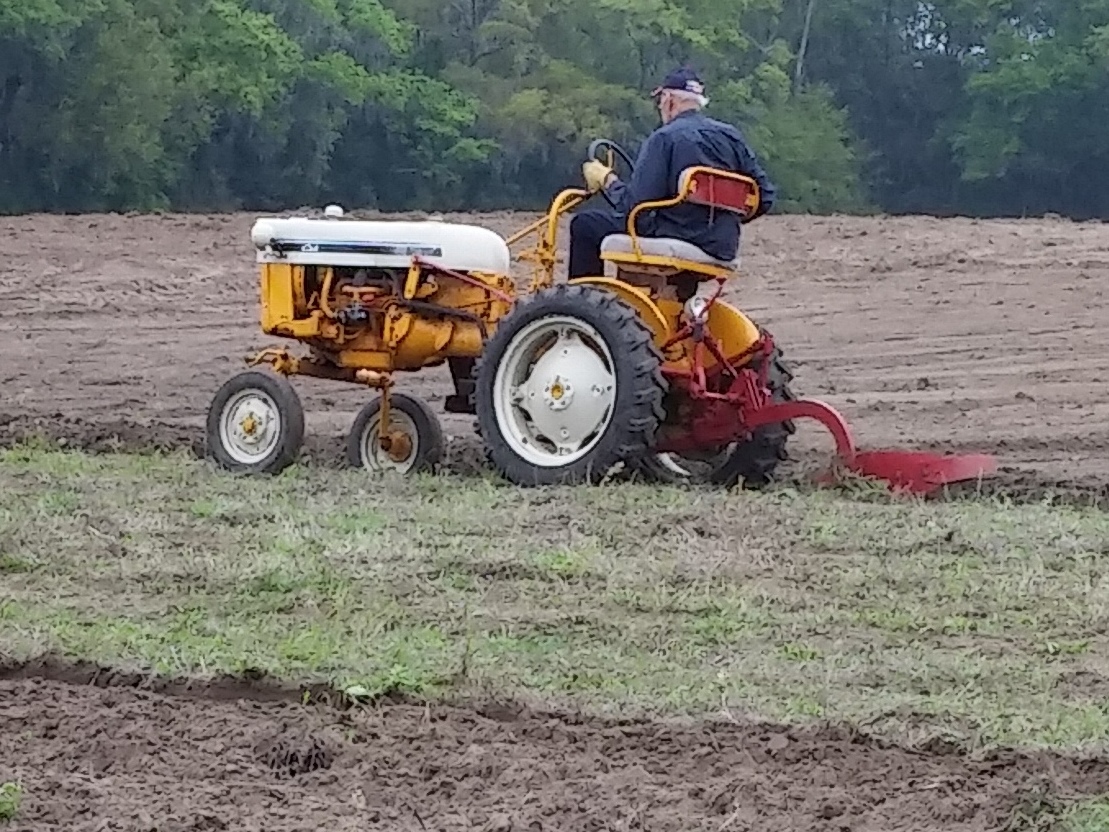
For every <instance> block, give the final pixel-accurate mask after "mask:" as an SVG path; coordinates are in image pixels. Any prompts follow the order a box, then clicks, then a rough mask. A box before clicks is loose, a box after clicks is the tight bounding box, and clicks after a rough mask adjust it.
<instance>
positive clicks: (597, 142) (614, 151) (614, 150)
mask: <svg viewBox="0 0 1109 832" xmlns="http://www.w3.org/2000/svg"><path fill="white" fill-rule="evenodd" d="M602 147H607V148H608V154H607V157H608V158H606V159H599V160H598V161H602V162H604V163H605V164H606V165H608V166H609V167H610V168H611V167H613V163H614V162H615V159H613V156H619V157H620V158H621V159H623V160H624V164H626V165H627V166H628V170H629V171H630V172H631V173H635V162H633V161H632V158H631V156H629V155H628V152H627V151H626V150H624V148H622V147H620V145H618V144H617V143H616V142H614V141H612V139H594V140H593V141H591V142H590V143H589V149H588V150H587V151H586V153H585V155H586V157H587V158H588V159H597V151H598V150H600V149H601V148H602ZM600 194H601V196H603V197H604V198H605V202H607V203H608V204H609V205H611V206H612V210H614V211H618V210H619V208H617V206H616V203H614V202H613V201H612V199H611V197H609V195H608V194H607V193H606V192H605V190H604V189H603V188H602V189H601V191H600Z"/></svg>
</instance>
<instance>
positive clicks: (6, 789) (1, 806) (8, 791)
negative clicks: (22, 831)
mask: <svg viewBox="0 0 1109 832" xmlns="http://www.w3.org/2000/svg"><path fill="white" fill-rule="evenodd" d="M22 803H23V787H22V786H20V785H19V784H18V783H12V782H6V783H0V823H7V822H8V821H12V820H15V818H16V816H17V815H18V814H19V807H20V805H21V804H22Z"/></svg>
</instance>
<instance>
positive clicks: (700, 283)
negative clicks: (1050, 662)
mask: <svg viewBox="0 0 1109 832" xmlns="http://www.w3.org/2000/svg"><path fill="white" fill-rule="evenodd" d="M606 147H607V148H608V161H609V164H610V165H611V164H612V159H613V154H614V153H616V154H618V155H620V156H621V157H622V158H623V159H624V160H625V161H626V162H627V164H628V165H629V166H631V164H632V163H631V160H630V158H629V157H628V156H627V154H626V153H625V152H624V151H623V150H622V149H621V148H619V147H618V146H617V145H615V144H613V143H612V142H609V141H607V140H598V141H596V142H594V143H593V144H592V145H591V146H590V149H589V156H590V157H595V156H596V154H597V152H598V150H600V149H601V148H606ZM589 196H590V194H589V193H588V192H587V191H585V190H583V189H578V188H570V189H567V190H564V191H562V192H561V193H559V194H558V195H557V196H556V197H555V198H554V200H553V201H552V203H551V205H550V207H549V209H548V211H547V214H546V215H545V216H544V217H543V218H542V219H540V220H538V221H537V222H535V223H534V224H532V225H530V226H528V227H527V228H525V229H522V230H521V231H520V232H518V233H517V234H514V235H513V236H511V237H510V238H508V239H507V240H506V239H503V238H502V237H500V236H499V235H497V234H495V233H494V232H492V231H490V230H488V229H485V228H480V227H476V226H472V225H466V224H459V223H447V222H442V221H437V220H434V219H432V220H427V221H418V222H407V221H395V220H385V221H356V220H348V219H345V218H343V217H342V212H341V210H340V209H336V208H332V209H329V210H328V211H327V212H325V213H326V214H327V216H325V218H323V219H306V218H295V217H294V218H262V219H259V220H258V221H257V222H256V223H255V225H254V227H253V229H252V234H251V236H252V240H253V242H254V245H255V248H256V251H257V255H256V258H257V261H258V263H259V265H260V272H261V273H260V290H261V305H262V311H261V327H262V330H263V331H264V332H266V333H267V334H269V335H274V336H278V337H282V338H286V339H291V340H294V341H298V342H300V343H302V344H303V345H305V346H306V347H307V353H308V354H307V355H303V356H299V357H298V356H294V355H292V354H291V353H290V352H289V351H288V349H286V348H284V347H278V348H269V349H266V350H263V351H262V352H261V353H259V354H258V355H256V356H254V357H253V358H251V359H249V362H250V364H251V365H253V366H254V367H258V365H262V364H268V365H269V366H268V367H267V368H264V369H248V370H247V371H245V372H242V373H240V374H238V375H236V376H234V377H233V378H231V379H230V380H229V381H228V382H227V383H226V384H224V385H223V387H222V388H221V389H220V390H219V391H218V392H217V394H216V396H215V398H214V400H213V402H212V404H211V407H210V409H209V413H208V420H207V440H208V447H209V452H210V453H211V455H212V456H214V458H215V459H216V460H217V461H218V462H219V463H220V464H221V465H222V466H224V467H225V468H227V469H229V470H232V471H237V472H245V473H276V472H278V471H280V470H282V469H284V468H285V467H287V466H288V465H290V464H291V463H292V462H294V460H295V459H296V457H297V455H298V453H299V450H300V446H301V443H302V441H303V437H304V413H303V409H302V406H301V403H300V400H299V397H298V396H297V394H296V391H295V390H294V388H293V387H292V385H291V384H290V382H289V377H290V376H295V375H302V376H314V377H318V378H326V379H334V380H337V381H345V382H350V383H355V384H361V385H365V386H367V387H370V388H374V389H375V390H377V391H378V392H379V395H377V396H376V397H375V398H374V399H373V400H371V401H370V402H369V403H368V404H366V405H365V407H363V409H362V410H361V412H360V413H359V414H358V416H357V417H356V418H355V420H354V424H353V426H352V428H351V431H350V433H349V436H348V439H347V459H348V461H349V462H350V464H352V465H355V466H359V467H364V468H367V469H370V470H374V471H382V470H387V469H392V470H398V471H402V472H416V471H427V470H431V469H433V468H434V467H435V466H436V464H437V463H438V461H439V459H440V456H441V453H442V450H443V439H442V432H441V428H440V425H439V420H438V418H437V416H436V415H435V413H434V412H433V411H432V410H431V409H430V408H429V407H428V405H427V404H426V403H425V402H423V401H421V400H419V399H417V398H415V397H413V396H410V395H407V394H404V393H400V392H396V391H394V389H393V388H394V384H395V375H396V374H397V373H398V372H400V371H415V370H420V369H422V368H424V367H432V366H436V365H441V364H443V363H444V362H445V363H447V365H448V367H449V369H450V373H451V376H452V378H453V381H454V386H455V392H454V395H453V396H450V397H449V398H448V399H447V402H446V409H447V410H448V411H450V412H461V413H470V414H473V415H475V416H476V427H477V432H478V435H479V436H480V438H481V441H482V443H483V444H484V447H485V451H486V455H487V457H488V460H489V462H490V464H491V465H492V467H493V468H494V469H495V470H496V471H497V472H499V473H500V474H501V475H502V476H504V477H505V478H506V479H508V480H509V481H511V482H513V483H516V484H518V485H529V486H535V485H548V484H567V483H581V482H598V481H599V480H601V479H602V478H603V477H605V476H606V475H607V474H608V473H609V472H610V471H612V470H613V468H614V467H615V466H618V465H620V464H624V465H626V466H630V467H631V468H633V469H635V470H639V471H641V472H644V473H646V474H647V475H649V476H651V477H653V478H656V479H663V480H684V479H690V478H691V477H692V476H693V472H694V471H695V470H696V467H697V466H698V465H699V466H702V467H703V468H705V469H707V470H705V472H704V477H705V478H706V479H707V480H708V481H710V482H713V483H717V484H721V485H725V486H730V485H733V484H736V483H739V482H742V483H743V484H745V485H747V486H753V487H759V486H762V485H765V484H767V483H768V482H770V481H771V479H772V476H773V474H774V471H775V469H776V468H777V466H778V465H779V464H780V462H781V461H782V460H783V459H785V457H786V443H787V441H788V439H789V436H790V435H791V434H792V433H793V431H794V426H793V420H795V419H799V418H813V419H816V420H818V421H820V422H821V423H823V424H824V425H825V426H826V427H827V428H828V429H829V430H830V431H831V432H832V434H833V436H834V438H835V441H836V448H837V453H838V459H839V462H840V465H841V466H842V468H844V469H846V470H849V471H853V472H855V473H858V474H862V475H867V476H873V477H876V478H879V479H882V480H884V481H886V482H887V483H889V484H890V485H892V486H895V487H899V488H904V489H908V490H911V491H915V492H918V493H927V492H929V491H932V490H934V489H936V488H938V487H940V486H942V485H944V484H945V483H948V482H954V481H959V480H965V479H973V478H977V477H980V476H983V475H986V474H988V473H990V472H991V471H992V470H993V469H994V468H995V462H994V461H993V460H992V459H991V458H989V457H984V456H980V455H975V456H965V457H939V456H936V455H932V454H919V453H910V452H902V451H876V452H869V453H860V452H858V451H856V449H855V446H854V442H853V440H852V437H851V433H850V430H849V429H848V427H847V425H846V423H845V422H844V421H843V419H842V417H840V415H839V414H838V413H837V412H836V411H835V410H834V409H833V408H831V407H829V406H828V405H826V404H824V403H822V402H817V401H802V400H797V399H796V398H795V396H794V395H793V394H792V392H791V390H790V387H789V382H790V379H791V376H790V373H789V371H788V369H787V368H786V367H785V365H784V364H783V363H782V361H781V354H780V350H779V349H778V348H777V347H776V346H775V344H774V342H773V339H772V337H771V336H770V334H769V333H768V332H766V331H764V330H762V329H761V328H760V327H759V326H757V325H756V324H755V323H754V322H753V321H751V320H750V319H749V318H748V317H747V316H746V315H744V314H743V313H742V312H741V311H740V310H739V309H737V308H736V307H735V306H733V305H731V304H729V303H728V302H726V301H724V300H722V299H721V297H720V295H721V292H722V290H723V288H724V286H725V284H726V283H727V281H728V280H729V279H730V278H732V277H733V276H734V275H735V273H736V264H735V263H727V262H721V261H718V260H714V259H712V258H711V257H709V256H708V255H706V254H705V253H704V252H702V251H700V250H699V249H697V248H695V247H694V246H692V245H690V244H688V243H686V242H683V241H680V240H670V239H658V238H644V237H640V236H638V235H637V234H636V220H637V218H638V217H639V216H640V215H641V214H642V213H643V212H644V211H650V210H655V209H660V208H666V207H668V206H672V205H677V204H679V203H683V202H690V203H696V204H699V205H703V206H707V207H709V208H711V209H713V210H714V211H719V212H731V213H732V214H734V215H736V216H737V217H738V218H739V220H740V221H741V222H742V221H746V220H748V219H749V218H750V217H751V216H752V214H753V213H754V211H755V210H756V209H757V208H758V205H759V190H758V186H757V184H756V183H755V182H754V180H752V179H750V178H748V177H745V176H741V175H737V174H735V173H731V172H728V171H722V170H715V169H711V168H705V167H697V168H691V169H689V170H686V171H685V172H684V173H683V175H682V177H681V179H680V182H679V189H678V193H677V195H676V196H675V197H673V198H672V199H669V200H665V201H660V202H653V203H644V204H641V205H637V206H635V208H634V210H633V211H632V212H631V214H630V216H629V217H628V223H627V233H626V234H617V235H612V236H610V237H608V238H607V239H606V240H605V241H604V243H603V245H602V251H601V256H602V259H603V260H604V261H605V263H606V271H607V272H611V274H606V275H597V276H594V277H588V278H581V279H574V280H569V281H566V282H563V283H556V282H555V280H554V271H555V266H556V263H557V257H556V248H557V236H558V226H559V220H560V219H561V218H562V216H563V215H564V214H566V213H567V212H569V211H572V210H573V209H574V208H576V207H577V206H578V205H580V204H581V203H582V202H583V201H585V200H586V199H588V198H589ZM531 235H535V236H536V238H537V239H536V242H535V244H534V246H533V247H532V248H530V249H529V250H526V251H524V252H522V253H521V254H520V255H519V258H518V259H520V260H523V261H525V262H530V263H531V266H532V276H531V280H530V285H529V286H528V287H527V288H526V290H525V291H524V292H522V293H521V292H519V291H518V290H517V287H516V284H515V282H514V281H513V279H512V277H511V262H512V257H511V247H512V246H514V245H516V244H517V243H519V242H520V241H521V240H524V239H526V238H528V237H529V236H531Z"/></svg>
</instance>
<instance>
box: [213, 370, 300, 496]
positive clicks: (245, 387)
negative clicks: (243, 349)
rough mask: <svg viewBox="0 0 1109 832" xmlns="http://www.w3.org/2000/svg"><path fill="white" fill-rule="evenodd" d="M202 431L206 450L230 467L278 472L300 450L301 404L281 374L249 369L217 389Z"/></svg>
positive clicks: (250, 472) (294, 391)
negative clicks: (204, 434) (204, 435)
mask: <svg viewBox="0 0 1109 832" xmlns="http://www.w3.org/2000/svg"><path fill="white" fill-rule="evenodd" d="M206 434H207V436H206V439H207V445H208V452H209V454H210V455H211V456H212V457H214V458H215V460H216V462H217V463H219V465H220V466H222V467H223V468H225V469H227V470H228V471H233V472H235V473H242V474H277V473H279V472H281V471H283V470H284V469H286V468H288V467H289V466H290V465H292V464H293V462H295V461H296V458H297V454H299V453H300V447H301V444H302V443H303V442H304V408H303V406H302V405H301V403H300V397H299V396H298V395H297V393H296V390H294V389H293V385H292V384H290V383H289V380H288V379H287V378H285V376H282V375H278V374H277V373H275V372H273V371H271V370H247V371H246V372H243V373H239V374H238V375H236V376H233V377H232V378H230V379H229V380H228V381H227V382H226V383H225V384H224V385H223V386H222V387H221V388H220V389H219V390H218V391H217V392H216V395H215V398H213V399H212V404H211V405H210V406H209V408H208V420H207V426H206Z"/></svg>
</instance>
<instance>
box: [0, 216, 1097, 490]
mask: <svg viewBox="0 0 1109 832" xmlns="http://www.w3.org/2000/svg"><path fill="white" fill-rule="evenodd" d="M254 218H255V217H254V215H247V214H242V215H234V216H212V217H203V216H135V217H124V216H115V215H112V216H80V217H40V216H34V217H19V218H7V219H3V220H0V250H2V251H3V253H4V260H5V262H4V268H3V270H2V271H0V350H2V351H3V353H4V354H5V355H8V356H12V357H13V359H14V360H10V361H9V362H7V363H6V365H5V367H4V368H3V370H0V381H2V383H3V387H2V388H0V389H2V390H3V398H2V399H0V424H3V425H4V427H3V428H2V429H0V430H2V431H3V434H2V436H3V437H4V438H7V439H8V440H11V439H14V438H18V437H20V436H23V435H26V433H27V432H28V431H34V430H37V431H40V432H44V433H47V434H49V435H53V436H56V437H62V438H66V439H68V440H69V441H71V442H72V443H74V444H77V445H85V446H89V445H97V444H99V445H105V444H110V443H111V441H112V440H113V437H115V436H118V437H120V438H121V439H122V440H123V442H124V444H125V445H127V446H142V445H148V444H157V445H161V446H166V447H172V446H179V445H182V444H196V445H197V446H198V447H199V444H198V443H199V442H201V441H202V425H203V419H204V414H205V411H206V408H207V406H208V403H209V401H210V399H211V397H212V395H213V394H214V392H215V391H216V389H217V388H218V387H219V385H220V384H221V383H222V382H223V381H224V380H225V379H226V378H227V377H228V376H229V375H231V374H232V373H234V372H236V371H238V370H239V369H240V368H241V367H242V366H243V365H242V360H241V359H242V357H243V356H244V355H246V354H247V353H248V352H249V351H251V350H253V349H255V348H257V347H259V346H263V345H266V344H270V343H272V341H270V340H268V339H265V338H263V337H262V336H261V335H260V333H259V331H258V327H257V290H256V283H255V279H256V278H255V265H254V261H253V251H252V248H251V245H250V241H249V229H250V225H251V223H252V222H253V220H254ZM448 219H457V217H453V216H450V217H448ZM468 219H469V220H471V221H473V222H477V223H481V224H484V225H487V226H489V227H491V228H494V229H495V230H497V231H498V232H502V233H508V232H510V231H512V230H514V229H516V228H519V227H522V226H523V225H524V224H525V223H526V222H527V221H528V220H529V219H530V217H526V216H518V215H506V214H498V215H488V216H485V215H478V216H471V217H469V218H468ZM746 234H747V236H746V238H745V242H744V253H745V257H746V260H745V274H744V276H743V277H742V279H741V281H739V282H737V284H736V287H735V289H734V291H733V292H732V297H733V299H735V300H737V301H739V302H740V303H741V304H742V305H743V307H744V308H745V309H746V310H747V311H748V312H750V313H751V314H752V315H754V316H755V317H756V318H757V319H758V320H760V322H762V323H764V324H766V325H768V326H769V327H771V328H772V330H773V332H774V334H775V336H776V337H777V339H778V340H779V342H780V343H781V344H782V345H783V347H784V348H785V349H786V350H787V352H788V356H787V357H788V358H789V359H791V360H792V362H793V363H794V365H795V367H796V369H797V381H796V389H797V391H798V392H799V393H800V394H802V395H811V396H820V397H823V398H825V399H827V400H829V401H830V402H832V403H833V404H834V405H836V406H838V407H840V408H841V409H842V410H843V411H844V413H845V415H846V416H847V417H848V418H849V420H850V421H851V422H852V424H853V426H854V427H855V430H856V435H857V438H858V439H859V441H860V443H861V444H863V445H866V446H870V447H878V446H890V445H908V446H912V447H923V448H951V449H954V450H965V449H973V450H982V451H987V452H991V451H992V452H996V453H997V454H998V455H999V457H1000V460H1001V463H1002V465H1003V466H1004V471H1003V476H1002V479H1001V482H1002V483H1004V484H1005V485H1006V486H1007V487H1013V488H1017V489H1019V488H1026V487H1030V486H1031V487H1035V486H1037V485H1041V486H1042V485H1043V484H1045V483H1046V484H1061V483H1066V484H1067V485H1068V486H1069V487H1074V488H1079V489H1081V490H1083V491H1086V492H1100V493H1101V494H1102V496H1104V495H1105V494H1107V493H1109V491H1107V489H1106V483H1107V482H1109V329H1107V328H1106V327H1105V326H1104V322H1105V321H1106V320H1107V319H1109V298H1107V291H1109V288H1107V287H1109V225H1105V224H1100V223H1087V224H1074V223H1070V222H1065V221H1052V220H1037V221H972V220H961V219H949V220H940V219H926V218H910V219H883V218H865V219H850V218H828V219H825V218H805V217H768V218H766V219H763V220H760V221H759V223H757V224H756V225H754V226H750V227H748V229H747V232H746ZM563 243H565V234H563ZM403 384H404V387H403V388H402V389H407V390H408V391H409V392H415V393H417V394H419V395H422V396H424V397H426V398H427V399H428V400H429V401H430V402H431V403H432V405H433V406H434V407H436V408H437V409H441V407H442V399H443V397H444V395H446V392H447V391H448V388H449V380H448V377H447V374H446V370H445V368H444V369H441V370H440V369H436V370H431V371H426V372H425V373H421V374H419V375H415V376H412V377H410V378H409V379H406V380H404V381H403ZM299 389H300V390H301V392H302V394H303V397H304V401H305V406H306V408H307V409H308V410H309V417H308V418H309V422H308V428H309V433H310V442H309V447H308V452H309V455H310V456H311V455H324V456H328V457H330V458H337V457H338V454H339V453H340V445H341V437H342V435H343V434H344V433H345V431H346V430H347V429H348V428H349V425H350V423H351V421H352V419H353V416H354V413H355V412H356V410H357V408H358V406H359V404H360V402H361V401H362V400H363V398H364V397H365V395H366V393H365V392H364V391H360V390H351V389H347V388H345V387H343V386H339V385H335V384H333V383H327V382H310V381H304V382H300V383H299ZM444 424H445V427H446V430H447V432H448V435H449V436H451V437H452V438H453V439H454V440H455V442H454V445H453V448H454V450H455V451H458V450H459V449H462V450H465V449H466V447H467V443H469V442H472V437H473V433H472V429H471V419H470V418H469V417H465V416H450V415H446V414H444ZM829 447H830V444H829V442H828V439H827V437H826V436H825V435H824V434H823V432H822V431H821V430H820V429H818V428H816V427H812V426H808V425H806V426H805V427H804V428H803V429H802V431H801V432H800V434H799V435H798V438H797V441H796V444H795V446H794V457H795V458H797V459H800V460H805V459H809V458H812V457H813V454H814V452H819V451H825V450H827V449H829Z"/></svg>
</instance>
